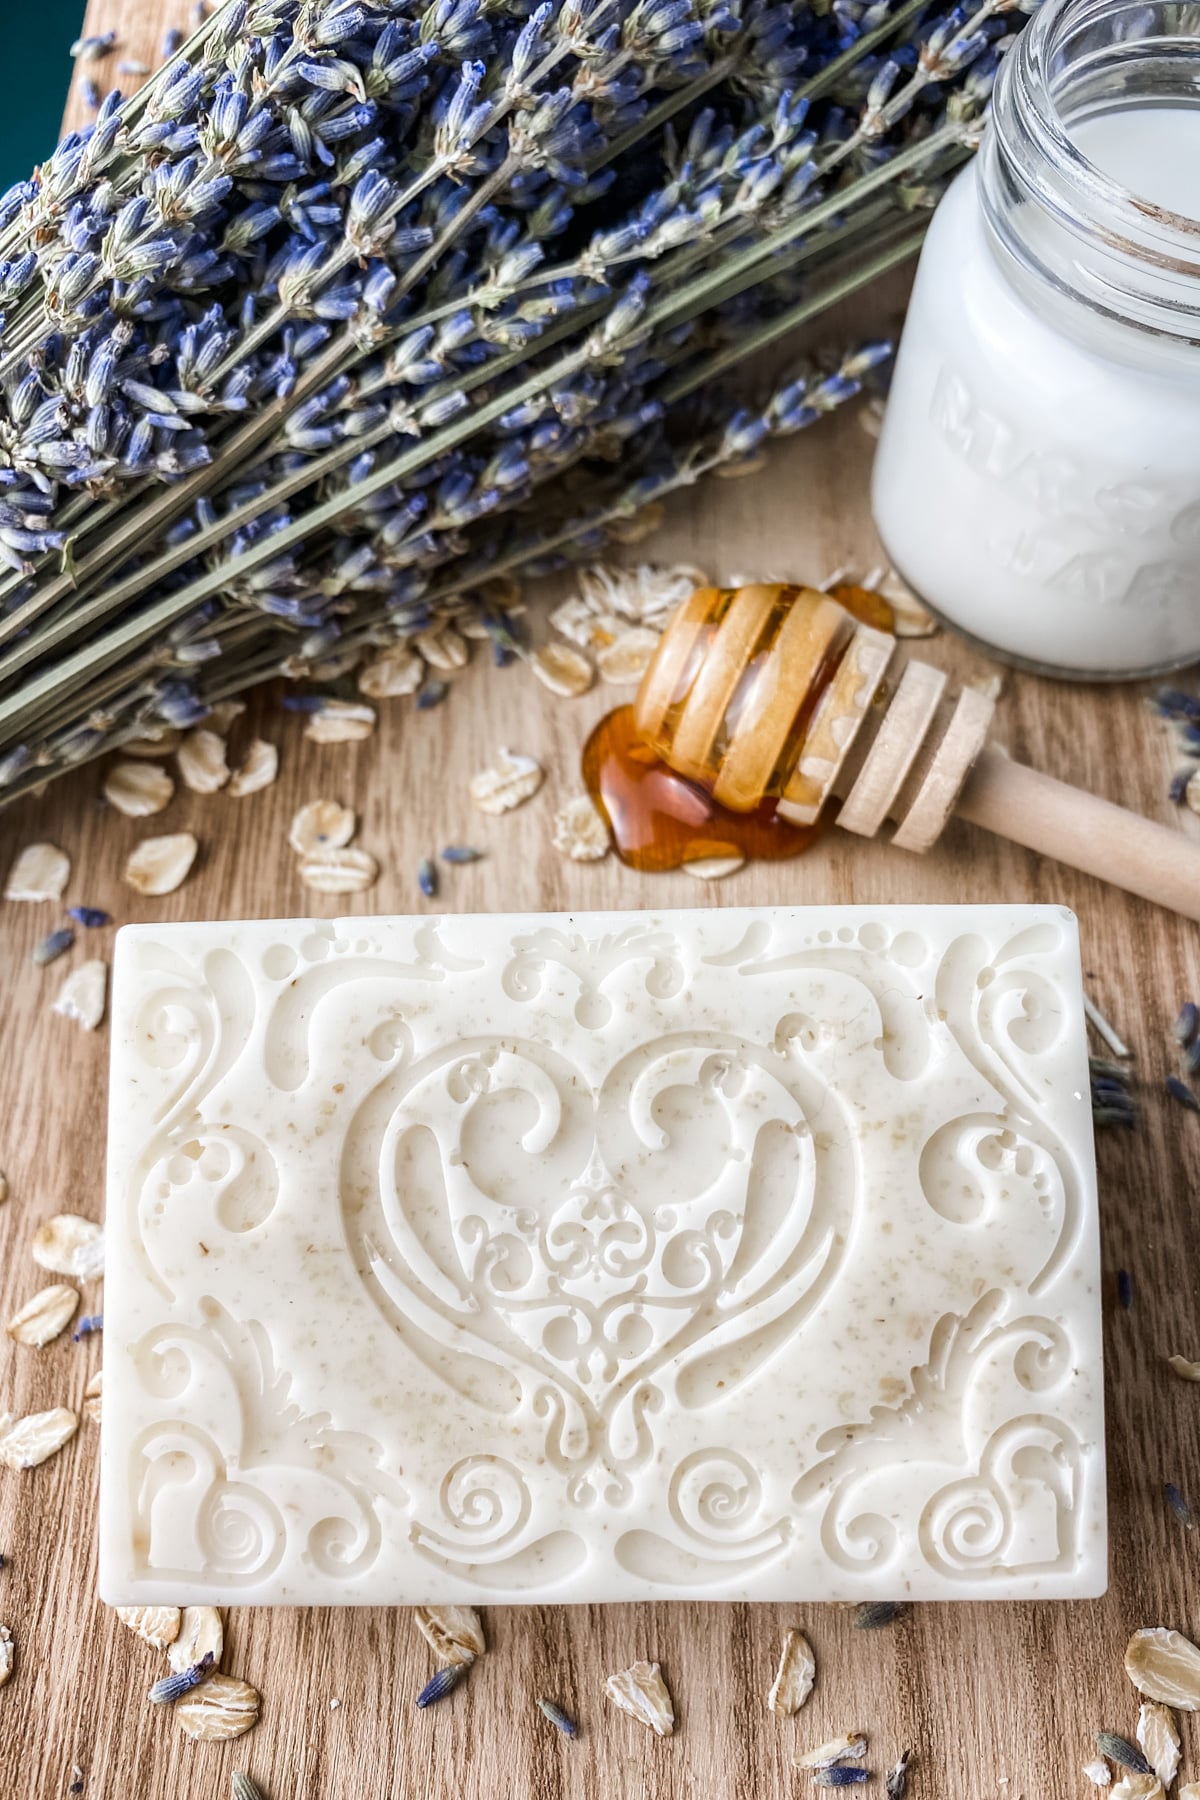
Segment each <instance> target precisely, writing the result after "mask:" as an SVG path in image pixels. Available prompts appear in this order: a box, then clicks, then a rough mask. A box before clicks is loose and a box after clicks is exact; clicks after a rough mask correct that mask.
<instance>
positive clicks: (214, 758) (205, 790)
mask: <svg viewBox="0 0 1200 1800" xmlns="http://www.w3.org/2000/svg"><path fill="white" fill-rule="evenodd" d="M175 760H176V762H177V763H178V764H179V773H180V775H181V776H182V777H183V784H184V786H185V787H190V788H191V790H192V792H193V794H217V793H219V792H220V790H221V789H222V788H223V787H224V786H225V783H226V782H227V781H228V780H229V763H228V762H227V760H226V756H225V739H224V738H223V737H221V735H220V734H219V733H218V732H216V731H210V730H209V729H208V727H207V726H206V725H200V726H197V728H196V730H195V731H189V732H188V734H187V736H186V737H185V738H184V740H183V742H182V744H180V746H179V751H178V754H177V755H176V758H175Z"/></svg>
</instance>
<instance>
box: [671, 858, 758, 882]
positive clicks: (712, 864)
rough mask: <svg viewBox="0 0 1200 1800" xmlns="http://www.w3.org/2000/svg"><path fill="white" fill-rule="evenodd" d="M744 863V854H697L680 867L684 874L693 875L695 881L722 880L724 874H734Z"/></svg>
mask: <svg viewBox="0 0 1200 1800" xmlns="http://www.w3.org/2000/svg"><path fill="white" fill-rule="evenodd" d="M745 864H746V859H745V857H744V856H698V857H696V858H695V860H694V861H693V862H685V863H684V864H683V865H682V867H683V872H684V874H685V875H694V876H695V877H696V880H697V881H724V879H725V877H726V875H736V874H737V872H738V870H739V869H741V868H744V867H745Z"/></svg>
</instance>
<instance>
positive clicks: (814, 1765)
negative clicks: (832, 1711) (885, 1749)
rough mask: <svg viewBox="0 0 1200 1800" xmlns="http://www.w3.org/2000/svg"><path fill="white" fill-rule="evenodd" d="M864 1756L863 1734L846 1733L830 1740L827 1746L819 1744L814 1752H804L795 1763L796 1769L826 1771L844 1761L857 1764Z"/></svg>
mask: <svg viewBox="0 0 1200 1800" xmlns="http://www.w3.org/2000/svg"><path fill="white" fill-rule="evenodd" d="M866 1754H867V1740H866V1738H865V1736H864V1735H863V1733H862V1732H861V1731H847V1732H845V1733H844V1734H843V1735H842V1736H841V1737H836V1738H830V1740H829V1742H828V1743H827V1744H819V1745H818V1746H817V1748H816V1749H815V1750H806V1751H805V1753H804V1755H803V1756H798V1757H796V1759H795V1761H796V1767H797V1768H798V1769H828V1768H830V1767H831V1766H832V1765H833V1764H834V1763H835V1762H842V1761H843V1760H844V1759H849V1760H852V1761H854V1762H859V1761H861V1760H862V1758H863V1757H864V1756H865V1755H866Z"/></svg>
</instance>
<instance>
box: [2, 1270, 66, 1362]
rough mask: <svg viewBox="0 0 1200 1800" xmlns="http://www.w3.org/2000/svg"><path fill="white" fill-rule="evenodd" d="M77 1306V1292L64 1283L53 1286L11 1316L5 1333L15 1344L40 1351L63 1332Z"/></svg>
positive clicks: (44, 1289)
mask: <svg viewBox="0 0 1200 1800" xmlns="http://www.w3.org/2000/svg"><path fill="white" fill-rule="evenodd" d="M78 1305H79V1289H78V1288H73V1287H68V1286H67V1284H66V1283H65V1282H61V1281H59V1282H55V1283H53V1285H52V1286H50V1287H44V1288H42V1289H40V1291H39V1292H38V1293H36V1294H35V1295H34V1296H33V1299H32V1300H27V1301H26V1302H25V1304H24V1306H22V1307H21V1308H20V1310H19V1311H18V1312H15V1313H14V1314H13V1316H12V1318H11V1319H10V1320H9V1321H8V1324H7V1326H6V1327H5V1330H6V1331H7V1332H8V1335H9V1337H10V1338H12V1340H13V1342H14V1343H17V1344H32V1345H33V1347H34V1349H36V1350H40V1349H41V1348H42V1346H43V1345H44V1344H50V1343H53V1341H54V1339H55V1338H56V1337H57V1336H58V1335H59V1333H60V1332H62V1331H65V1330H66V1328H67V1326H68V1325H69V1324H70V1323H71V1320H72V1319H73V1318H74V1317H75V1309H76V1307H77V1306H78Z"/></svg>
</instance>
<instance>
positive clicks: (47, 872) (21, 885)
mask: <svg viewBox="0 0 1200 1800" xmlns="http://www.w3.org/2000/svg"><path fill="white" fill-rule="evenodd" d="M70 874H71V859H70V857H69V856H68V855H67V854H66V852H65V851H63V850H60V849H58V847H57V845H55V844H26V846H25V848H24V850H22V851H21V853H20V855H19V856H18V857H17V860H16V862H15V863H14V864H13V866H12V868H11V869H10V870H9V871H8V880H7V881H6V882H5V884H4V898H5V899H6V900H60V899H61V898H62V891H63V889H64V888H65V887H66V885H67V882H68V880H69V878H70Z"/></svg>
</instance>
